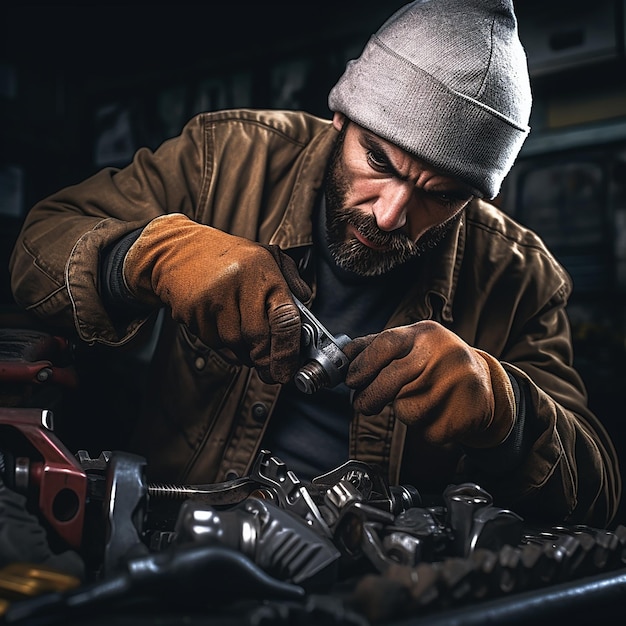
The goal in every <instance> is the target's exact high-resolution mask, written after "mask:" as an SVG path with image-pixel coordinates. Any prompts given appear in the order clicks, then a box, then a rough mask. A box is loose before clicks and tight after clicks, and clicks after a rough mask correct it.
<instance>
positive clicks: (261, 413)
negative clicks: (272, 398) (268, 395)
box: [252, 402, 267, 422]
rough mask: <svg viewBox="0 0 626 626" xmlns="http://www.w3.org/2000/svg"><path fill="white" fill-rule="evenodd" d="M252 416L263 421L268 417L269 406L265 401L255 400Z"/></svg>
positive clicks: (258, 420)
mask: <svg viewBox="0 0 626 626" xmlns="http://www.w3.org/2000/svg"><path fill="white" fill-rule="evenodd" d="M252 417H254V419H255V420H256V421H257V422H262V421H263V420H264V419H265V418H266V417H267V406H265V404H263V402H255V403H254V404H253V405H252Z"/></svg>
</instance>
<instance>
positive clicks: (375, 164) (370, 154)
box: [366, 150, 391, 172]
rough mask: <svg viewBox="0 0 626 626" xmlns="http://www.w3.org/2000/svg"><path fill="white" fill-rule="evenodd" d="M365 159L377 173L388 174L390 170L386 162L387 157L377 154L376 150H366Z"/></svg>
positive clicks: (380, 153)
mask: <svg viewBox="0 0 626 626" xmlns="http://www.w3.org/2000/svg"><path fill="white" fill-rule="evenodd" d="M366 158H367V162H368V163H369V165H370V167H371V168H372V169H375V170H376V171H378V172H388V171H390V169H391V168H390V167H389V161H388V160H387V157H386V156H385V155H384V154H383V153H382V152H378V151H376V150H368V151H367V152H366Z"/></svg>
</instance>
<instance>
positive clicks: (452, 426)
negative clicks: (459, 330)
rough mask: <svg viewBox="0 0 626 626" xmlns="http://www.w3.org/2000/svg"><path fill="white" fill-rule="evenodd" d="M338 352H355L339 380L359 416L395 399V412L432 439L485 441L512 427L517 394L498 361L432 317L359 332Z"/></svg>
mask: <svg viewBox="0 0 626 626" xmlns="http://www.w3.org/2000/svg"><path fill="white" fill-rule="evenodd" d="M344 352H345V353H346V355H347V356H348V357H349V358H351V359H353V360H352V363H351V364H350V367H349V369H348V374H347V376H346V381H345V382H346V385H347V386H348V387H351V388H353V389H355V390H356V392H355V394H354V399H353V404H354V407H355V409H356V410H357V411H360V412H362V413H364V414H365V415H375V414H376V413H379V412H380V411H381V410H382V409H383V408H384V407H385V406H386V405H387V404H389V403H393V409H394V411H395V414H396V416H397V418H398V419H399V420H401V421H402V422H404V423H405V424H407V425H408V426H414V427H417V428H420V429H421V430H422V431H423V434H424V438H425V439H426V440H427V441H428V442H430V443H432V444H435V445H443V444H445V443H451V442H455V443H460V444H462V445H465V446H469V447H474V448H489V447H493V446H496V445H498V444H499V443H501V442H502V441H504V439H505V438H506V436H507V435H508V434H509V432H510V431H511V429H512V428H513V424H514V420H515V397H514V394H513V387H512V385H511V381H510V379H509V377H508V375H507V373H506V372H505V371H504V368H503V367H502V365H500V363H499V362H498V361H497V360H496V359H495V358H494V357H492V356H491V355H489V354H487V353H486V352H483V351H481V350H477V349H475V348H472V347H470V346H469V345H468V344H466V343H465V342H464V341H463V340H462V339H460V338H459V337H458V336H457V335H455V334H454V333H453V332H451V331H449V330H447V329H446V328H444V327H443V326H441V325H440V324H438V323H437V322H432V321H422V322H416V323H415V324H411V325H409V326H400V327H397V328H390V329H387V330H384V331H383V332H381V333H378V334H374V335H368V336H366V337H358V338H356V339H354V340H353V341H352V342H351V343H349V344H348V345H347V346H345V348H344Z"/></svg>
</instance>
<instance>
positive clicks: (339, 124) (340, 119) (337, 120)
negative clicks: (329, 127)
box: [333, 111, 346, 130]
mask: <svg viewBox="0 0 626 626" xmlns="http://www.w3.org/2000/svg"><path fill="white" fill-rule="evenodd" d="M345 123H346V116H345V115H344V114H343V113H339V111H335V112H334V113H333V126H334V127H335V130H341V129H342V128H343V125H344V124H345Z"/></svg>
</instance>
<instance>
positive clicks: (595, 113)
mask: <svg viewBox="0 0 626 626" xmlns="http://www.w3.org/2000/svg"><path fill="white" fill-rule="evenodd" d="M404 4H405V2H398V1H395V2H394V1H388V2H380V1H378V2H367V1H360V2H357V1H354V0H342V1H341V2H333V3H331V2H326V1H320V2H315V3H307V4H297V5H296V3H294V2H290V3H281V2H260V1H259V2H250V3H248V2H231V3H224V4H218V3H217V2H212V3H204V4H203V5H201V6H184V5H172V6H168V5H160V6H156V5H148V6H103V7H96V6H89V7H87V6H77V7H68V6H60V7H54V6H46V7H39V6H23V5H22V6H19V7H6V6H5V7H3V8H2V9H0V29H1V31H2V32H1V36H0V46H1V50H0V237H1V239H0V315H1V318H0V327H1V326H2V325H9V326H10V325H13V324H15V323H20V320H21V318H20V313H19V311H17V310H16V308H15V306H14V304H13V300H12V297H11V295H10V290H9V277H8V269H7V265H8V257H9V254H10V250H11V248H12V246H13V242H14V240H15V237H16V235H17V233H18V231H19V227H20V225H21V222H22V220H23V218H24V215H25V213H26V212H27V210H28V209H29V208H30V207H31V206H32V205H33V204H34V203H35V202H36V201H37V200H39V199H41V198H42V197H44V196H45V195H47V194H49V193H51V192H53V191H56V190H57V189H59V188H61V187H63V186H66V185H69V184H72V183H74V182H78V181H80V180H82V179H83V178H85V177H87V176H88V175H90V174H91V173H93V172H95V171H96V170H98V169H100V168H102V167H105V166H121V165H124V164H125V163H126V162H127V161H128V160H129V159H130V158H131V156H132V154H133V152H134V151H135V150H136V149H137V148H138V147H140V146H144V145H146V146H151V147H157V146H158V145H159V144H160V143H161V142H162V141H163V140H165V139H166V138H168V137H170V136H173V135H176V134H178V132H179V131H180V129H181V128H182V126H183V124H184V123H185V122H186V121H187V120H188V119H189V118H190V117H191V116H193V115H194V114H195V113H197V112H200V111H206V110H211V109H218V108H230V107H240V106H244V107H277V108H289V109H306V110H309V111H311V112H313V113H316V114H318V115H320V116H328V115H329V111H328V109H327V105H326V96H327V94H328V91H329V89H330V88H331V87H332V85H333V84H334V82H335V81H336V79H337V78H338V77H339V75H340V74H341V72H342V70H343V67H344V64H345V62H346V61H347V60H348V59H350V58H353V57H354V56H357V55H358V53H359V52H360V50H361V48H362V47H363V45H364V44H365V42H366V41H367V39H368V37H369V36H370V34H371V33H372V32H373V31H375V30H376V29H377V28H378V27H379V26H380V24H381V23H382V21H383V20H384V19H385V18H386V17H388V15H390V14H391V13H392V12H393V11H394V10H395V9H397V8H399V7H400V6H402V5H404ZM516 10H517V14H518V19H519V27H520V34H521V38H522V41H523V43H524V44H525V46H526V50H527V54H528V60H529V66H530V71H531V78H532V82H533V89H534V108H533V114H532V119H531V126H532V133H531V136H530V138H529V139H528V141H527V142H526V144H525V146H524V148H523V150H522V153H521V155H520V158H519V160H518V162H517V165H516V166H515V167H514V169H513V171H512V172H511V174H510V175H509V177H508V178H507V180H506V182H505V185H504V188H503V190H502V193H501V195H500V197H499V198H498V203H499V204H500V206H501V207H502V208H503V209H504V210H505V211H507V212H509V213H511V214H512V215H514V216H515V217H516V218H517V219H518V220H519V221H521V222H522V223H524V224H526V225H528V226H530V227H532V228H533V229H535V230H536V231H537V232H538V233H539V234H540V235H542V236H543V237H544V239H545V240H546V242H547V243H548V245H549V246H550V247H551V248H552V250H553V251H554V253H555V254H556V256H557V257H558V258H559V259H560V260H561V262H562V263H563V264H564V265H565V267H566V268H567V269H568V271H569V272H570V274H571V276H572V278H573V281H574V288H575V291H574V296H573V298H572V300H571V306H570V316H571V321H572V332H573V336H574V343H575V349H576V364H577V366H578V369H579V371H580V373H581V375H582V376H583V378H584V380H585V383H586V385H587V388H588V391H589V398H590V404H591V406H592V408H593V409H594V410H595V411H596V413H598V415H600V417H602V419H603V420H604V422H605V424H606V425H607V428H608V429H609V431H610V432H611V434H612V435H613V436H614V439H615V442H616V445H617V447H618V451H619V452H620V454H621V455H622V456H624V454H626V425H625V423H624V420H625V419H626V411H625V410H624V403H625V401H626V51H625V43H624V40H625V31H626V0H595V2H576V1H573V0H550V2H545V1H542V2H537V1H535V0H518V2H516ZM459 28H460V29H462V28H463V24H462V23H461V24H459ZM622 463H623V465H626V461H624V460H623V461H622Z"/></svg>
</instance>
